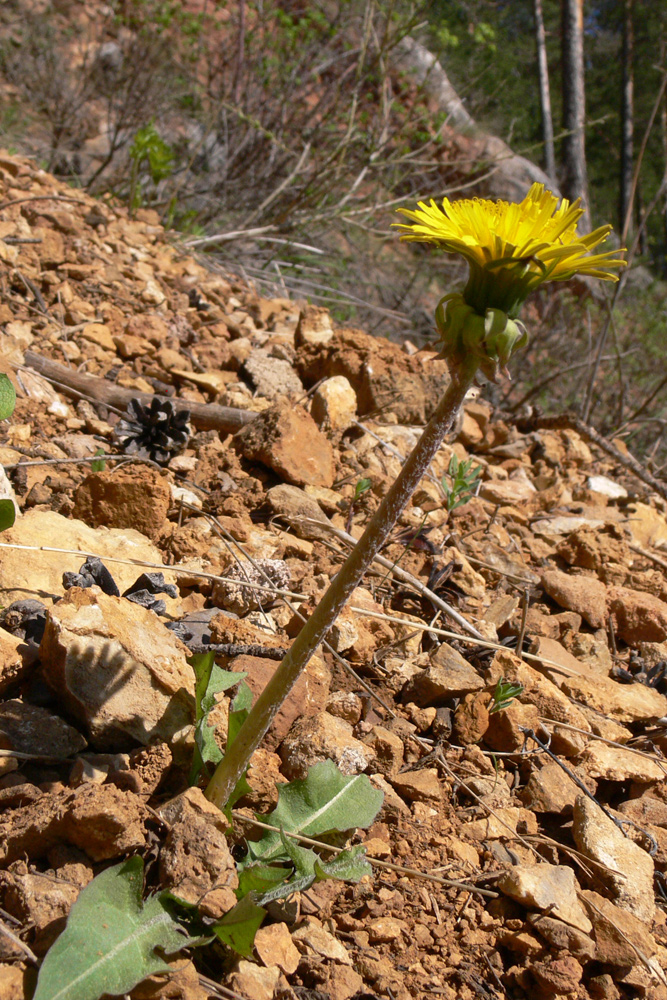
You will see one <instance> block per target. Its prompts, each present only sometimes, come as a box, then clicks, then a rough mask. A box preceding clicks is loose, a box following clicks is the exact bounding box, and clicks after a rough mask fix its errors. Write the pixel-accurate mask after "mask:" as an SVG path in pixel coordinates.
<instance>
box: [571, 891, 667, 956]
mask: <svg viewBox="0 0 667 1000" xmlns="http://www.w3.org/2000/svg"><path fill="white" fill-rule="evenodd" d="M581 899H582V900H583V903H584V906H585V907H586V912H587V913H588V915H589V917H590V919H591V923H592V924H593V934H594V937H595V960H596V962H601V963H602V964H603V965H614V966H616V967H619V966H620V967H624V966H629V965H635V964H636V963H637V960H638V959H637V952H636V951H635V948H638V949H639V950H640V951H641V952H643V953H644V955H646V957H647V958H651V956H652V955H655V952H656V943H655V940H654V939H653V937H652V935H651V934H650V932H649V928H648V927H647V925H646V923H645V922H644V921H643V920H639V919H637V917H635V916H633V915H632V913H629V912H628V911H627V910H626V909H624V908H622V907H620V906H616V905H615V904H614V903H612V902H611V901H610V900H609V899H606V898H605V897H604V896H601V895H600V894H599V893H597V892H593V891H592V890H589V889H585V890H584V891H583V892H582V893H581Z"/></svg>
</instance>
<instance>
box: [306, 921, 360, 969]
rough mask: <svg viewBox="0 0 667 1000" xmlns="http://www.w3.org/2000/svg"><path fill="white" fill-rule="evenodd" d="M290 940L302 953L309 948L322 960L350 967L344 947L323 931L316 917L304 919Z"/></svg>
mask: <svg viewBox="0 0 667 1000" xmlns="http://www.w3.org/2000/svg"><path fill="white" fill-rule="evenodd" d="M292 940H293V941H294V942H295V943H296V944H297V945H300V946H301V947H302V949H303V950H304V951H306V949H308V948H310V949H311V951H314V952H315V954H316V955H321V956H322V958H329V959H331V960H332V961H334V962H342V964H343V965H352V959H351V958H350V956H349V954H348V951H347V949H346V948H345V946H344V945H343V944H342V943H341V942H340V941H339V940H338V938H335V937H334V936H333V934H330V933H329V931H327V930H325V929H324V927H323V926H322V923H321V921H319V920H318V919H317V917H306V919H305V920H304V922H303V924H302V925H301V926H300V927H298V928H297V929H296V930H295V931H294V933H293V934H292Z"/></svg>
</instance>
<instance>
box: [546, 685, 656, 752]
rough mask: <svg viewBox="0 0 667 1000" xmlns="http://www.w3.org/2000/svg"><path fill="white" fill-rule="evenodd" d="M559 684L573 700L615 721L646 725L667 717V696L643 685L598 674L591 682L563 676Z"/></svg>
mask: <svg viewBox="0 0 667 1000" xmlns="http://www.w3.org/2000/svg"><path fill="white" fill-rule="evenodd" d="M559 683H560V687H561V690H562V691H563V693H564V694H566V695H569V696H570V698H572V699H573V700H574V701H577V702H579V703H580V704H584V705H586V706H588V707H589V708H591V709H593V710H594V711H596V712H600V713H602V715H604V716H607V717H609V718H610V719H613V720H615V721H616V722H645V721H646V720H647V719H661V718H662V716H663V715H667V696H665V695H664V694H661V693H660V692H659V691H656V689H655V688H650V687H647V686H646V685H645V684H639V683H636V684H619V683H618V681H614V680H612V679H611V677H602V676H601V675H600V674H596V675H595V676H594V677H592V678H590V679H589V678H588V677H563V678H562V680H561V681H560V682H559ZM584 728H585V727H584ZM611 738H616V737H611Z"/></svg>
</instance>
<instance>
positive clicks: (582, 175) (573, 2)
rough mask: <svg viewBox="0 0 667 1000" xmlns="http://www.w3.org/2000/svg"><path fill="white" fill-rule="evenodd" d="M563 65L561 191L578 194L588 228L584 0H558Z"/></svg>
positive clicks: (585, 228)
mask: <svg viewBox="0 0 667 1000" xmlns="http://www.w3.org/2000/svg"><path fill="white" fill-rule="evenodd" d="M561 36H562V38H561V40H562V67H563V126H564V128H565V132H566V135H565V138H564V139H563V168H564V177H563V183H562V185H561V186H562V188H563V193H564V194H565V196H566V197H567V198H569V199H570V200H571V201H574V200H575V199H576V198H581V200H582V207H583V208H584V209H585V214H584V215H583V216H582V218H581V221H580V223H579V229H580V230H581V231H582V232H590V229H591V217H590V209H589V207H588V178H587V174H586V135H585V123H586V99H585V89H584V0H561Z"/></svg>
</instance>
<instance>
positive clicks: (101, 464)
mask: <svg viewBox="0 0 667 1000" xmlns="http://www.w3.org/2000/svg"><path fill="white" fill-rule="evenodd" d="M95 454H96V455H103V454H104V448H98V449H97V450H96V451H95ZM106 467H107V463H106V462H105V461H104V459H103V458H101V459H100V460H99V461H98V462H91V463H90V471H91V472H104V471H105V469H106Z"/></svg>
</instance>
